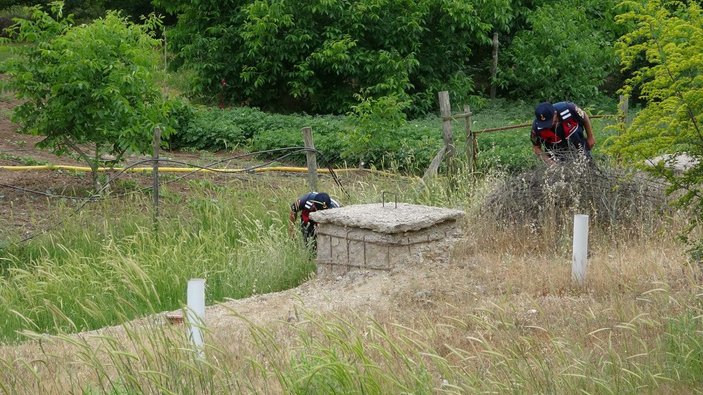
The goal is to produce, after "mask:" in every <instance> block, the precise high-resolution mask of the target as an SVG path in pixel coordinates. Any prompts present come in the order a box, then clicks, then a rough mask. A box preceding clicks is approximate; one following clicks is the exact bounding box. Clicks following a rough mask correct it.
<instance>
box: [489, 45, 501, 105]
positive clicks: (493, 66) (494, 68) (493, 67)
mask: <svg viewBox="0 0 703 395" xmlns="http://www.w3.org/2000/svg"><path fill="white" fill-rule="evenodd" d="M498 46H499V43H498V33H493V62H492V63H491V100H493V99H495V98H496V76H497V74H498Z"/></svg>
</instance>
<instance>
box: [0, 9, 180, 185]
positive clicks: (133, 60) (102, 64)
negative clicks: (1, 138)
mask: <svg viewBox="0 0 703 395" xmlns="http://www.w3.org/2000/svg"><path fill="white" fill-rule="evenodd" d="M61 6H62V4H61V3H53V4H52V13H53V15H54V16H52V15H50V14H49V13H47V12H45V11H43V10H42V9H41V8H39V7H35V8H32V16H31V18H29V19H24V20H19V21H18V22H19V23H18V25H16V29H15V31H14V35H15V38H16V39H17V40H19V41H21V42H24V43H26V45H21V46H17V47H16V48H17V50H18V51H19V54H18V55H19V56H17V57H14V58H12V59H11V60H9V61H8V62H7V63H6V64H5V65H4V68H5V72H6V73H7V74H8V75H9V76H10V79H9V82H8V83H7V86H8V88H9V89H11V90H13V91H14V93H15V95H16V96H17V97H18V98H19V99H20V100H21V102H22V104H20V105H19V106H18V107H16V108H15V110H14V112H13V120H14V121H16V122H17V123H19V124H20V126H21V130H22V132H24V133H28V134H33V135H39V136H44V139H43V140H42V141H41V142H40V143H39V145H40V146H41V147H47V148H49V149H51V150H52V151H53V152H55V153H56V154H58V155H62V154H66V153H68V152H73V153H75V154H77V155H78V156H79V157H80V158H81V159H82V160H84V161H85V162H86V163H87V164H88V165H89V166H90V167H91V169H92V171H93V180H94V182H95V185H96V186H97V180H98V174H97V169H98V167H99V165H100V163H101V157H103V156H104V155H106V154H109V155H112V156H115V157H116V158H117V160H119V159H120V158H121V157H122V156H123V155H124V154H125V153H126V152H128V151H131V152H137V153H145V152H148V151H149V150H150V149H151V141H152V131H153V129H154V127H155V126H156V125H158V124H160V123H162V122H164V119H165V117H164V114H165V112H166V111H167V107H168V106H167V103H166V102H165V100H164V99H163V97H162V95H161V93H160V90H159V88H158V86H157V85H156V83H155V80H154V70H155V69H156V66H157V64H158V53H157V52H156V51H154V48H155V47H156V46H157V45H158V44H159V43H158V40H156V39H154V38H153V37H152V36H151V35H150V34H149V33H148V32H149V31H150V27H155V24H158V21H157V20H154V19H151V20H149V21H148V22H149V23H150V25H149V24H145V25H136V24H133V23H131V22H128V21H127V20H125V19H124V18H122V17H121V16H120V15H119V14H118V13H115V12H110V13H108V14H107V16H106V17H105V18H102V19H97V20H95V21H94V22H92V23H90V24H87V25H80V26H73V25H72V18H71V17H70V16H68V17H66V18H62V9H61ZM89 149H90V151H89Z"/></svg>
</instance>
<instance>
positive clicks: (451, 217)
mask: <svg viewBox="0 0 703 395" xmlns="http://www.w3.org/2000/svg"><path fill="white" fill-rule="evenodd" d="M463 216H464V212H463V211H461V210H454V209H448V208H442V207H431V206H421V205H416V204H408V203H398V206H397V207H396V205H395V203H386V204H385V205H384V204H382V203H374V204H355V205H352V206H345V207H340V208H333V209H329V210H323V211H316V212H313V213H310V218H312V219H313V220H314V221H317V222H319V223H321V224H325V223H329V224H335V225H341V226H346V227H352V228H363V229H371V230H374V231H376V232H381V233H400V232H408V231H416V230H420V229H425V228H430V227H432V226H434V225H436V224H440V223H443V222H446V221H455V220H458V219H460V218H462V217H463Z"/></svg>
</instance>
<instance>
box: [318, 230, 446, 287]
mask: <svg viewBox="0 0 703 395" xmlns="http://www.w3.org/2000/svg"><path fill="white" fill-rule="evenodd" d="M457 232H458V230H457V223H456V220H447V221H444V222H442V223H439V224H435V225H433V226H432V227H430V228H424V229H419V230H410V231H405V232H399V233H383V232H379V231H376V230H371V229H364V228H355V227H350V226H343V225H339V224H334V223H321V224H319V226H318V229H317V265H318V274H332V275H339V274H344V273H346V272H348V271H349V270H353V269H367V270H391V269H393V268H395V267H398V266H400V265H408V264H414V263H421V262H422V260H423V255H424V253H425V252H427V251H431V250H433V249H436V248H441V247H439V246H438V242H440V241H442V240H444V239H446V238H449V237H452V236H454V235H455V234H456V233H457ZM439 244H441V243H439Z"/></svg>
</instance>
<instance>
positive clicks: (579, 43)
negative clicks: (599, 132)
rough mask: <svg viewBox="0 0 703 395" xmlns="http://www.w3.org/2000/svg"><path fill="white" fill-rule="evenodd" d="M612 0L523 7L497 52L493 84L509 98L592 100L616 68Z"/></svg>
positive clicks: (561, 1)
mask: <svg viewBox="0 0 703 395" xmlns="http://www.w3.org/2000/svg"><path fill="white" fill-rule="evenodd" d="M616 4H617V1H616V0H585V1H578V2H573V1H564V0H559V1H544V2H541V4H539V5H538V6H537V7H535V8H534V9H532V10H530V11H527V12H526V13H525V15H524V22H522V23H523V26H522V27H521V28H520V29H519V30H517V32H516V33H515V34H514V36H512V37H510V39H509V41H508V44H507V46H506V50H505V51H504V53H503V54H502V55H501V59H502V61H501V65H502V67H500V68H499V76H498V79H499V81H498V83H499V84H500V85H501V86H502V87H503V90H504V91H506V92H509V94H510V95H511V96H513V97H529V98H536V99H541V100H550V101H561V100H564V99H567V100H572V101H577V102H582V103H583V102H590V101H592V100H593V99H594V98H595V97H596V96H598V95H599V93H600V92H599V87H600V85H601V84H603V82H604V80H605V79H606V78H607V77H608V76H609V75H611V74H613V73H614V72H615V71H616V69H617V57H616V56H615V51H614V48H613V43H614V42H615V41H616V39H617V37H618V36H619V34H618V32H619V29H618V27H617V25H616V23H615V15H614V7H615V5H616Z"/></svg>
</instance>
